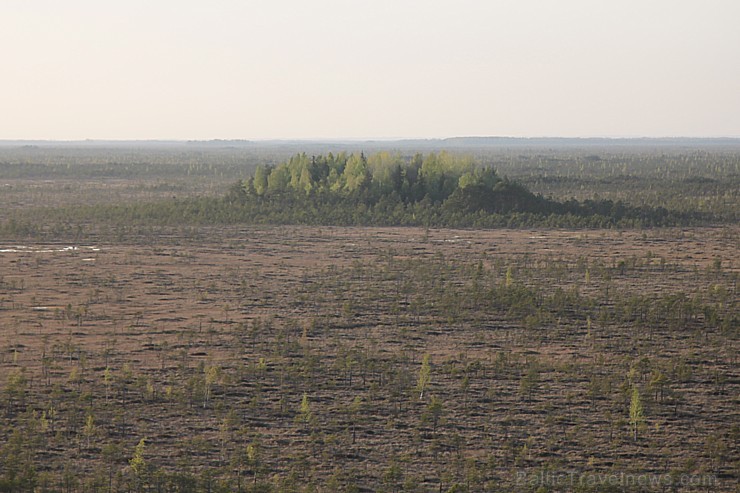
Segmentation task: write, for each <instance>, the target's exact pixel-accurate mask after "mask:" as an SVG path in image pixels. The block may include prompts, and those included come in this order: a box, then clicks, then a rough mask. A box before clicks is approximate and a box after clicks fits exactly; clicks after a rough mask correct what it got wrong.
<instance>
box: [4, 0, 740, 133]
mask: <svg viewBox="0 0 740 493" xmlns="http://www.w3.org/2000/svg"><path fill="white" fill-rule="evenodd" d="M0 53H1V54H2V57H1V58H0V64H1V65H0V67H1V68H0V139H86V138H90V139H212V138H224V139H228V138H243V139H265V138H396V137H452V136H463V135H501V136H586V137H588V136H608V137H624V136H736V137H737V136H740V1H738V0H695V1H694V0H511V1H509V0H478V1H473V0H454V1H441V0H421V1H410V0H373V1H370V0H365V1H354V0H264V1H262V0H238V1H237V0H210V1H193V0H178V1H169V0H126V1H113V0H110V1H107V0H89V1H84V0H64V1H61V0H1V1H0Z"/></svg>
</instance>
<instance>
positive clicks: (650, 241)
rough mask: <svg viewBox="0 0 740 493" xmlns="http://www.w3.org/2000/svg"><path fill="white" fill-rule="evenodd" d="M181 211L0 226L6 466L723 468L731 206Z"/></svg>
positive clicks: (471, 476) (240, 473) (278, 476)
mask: <svg viewBox="0 0 740 493" xmlns="http://www.w3.org/2000/svg"><path fill="white" fill-rule="evenodd" d="M201 234H202V236H201V237H200V238H183V237H179V236H175V235H173V236H162V237H160V238H157V241H156V242H155V243H154V244H152V242H151V241H142V242H141V244H137V242H136V241H131V242H129V243H128V244H120V245H116V244H108V243H100V244H97V243H96V244H80V245H72V244H69V243H57V244H49V243H46V244H28V243H27V244H21V245H3V247H2V249H0V250H1V253H0V263H1V264H0V269H1V272H2V278H1V279H0V290H1V293H2V297H1V298H0V314H2V326H1V327H0V331H1V333H0V340H2V341H3V347H2V353H0V366H1V367H2V373H3V374H4V376H5V378H4V380H5V381H4V383H3V385H4V386H3V389H2V390H3V402H4V405H3V407H4V409H3V431H4V432H3V435H4V436H6V437H7V438H6V441H5V443H3V448H2V453H3V455H2V463H3V468H4V472H5V475H6V478H8V477H16V478H25V477H28V476H33V477H35V481H37V482H38V484H41V485H43V484H46V483H48V484H50V485H56V486H58V485H59V484H60V483H61V484H63V485H65V488H71V489H72V490H78V489H79V490H80V491H82V490H84V491H107V490H108V489H109V488H110V489H112V490H114V491H120V490H128V489H136V488H139V487H141V488H144V487H145V485H146V487H145V488H146V489H153V490H157V488H158V489H159V490H162V489H163V488H169V489H173V488H180V490H191V491H192V490H195V489H196V488H197V489H198V490H201V489H203V490H204V491H205V490H209V491H213V490H217V489H219V488H220V489H222V490H224V491H227V490H237V489H240V488H241V489H242V490H246V489H249V488H252V489H255V490H256V489H260V490H268V489H270V488H275V489H280V490H293V489H295V490H302V489H306V488H308V486H307V485H313V486H314V487H317V488H321V487H323V489H326V490H348V489H352V488H357V489H360V490H381V489H384V490H387V491H399V490H405V491H429V490H435V491H436V490H439V489H440V488H441V489H442V490H443V491H447V490H448V489H450V488H451V487H452V486H453V485H461V486H459V488H465V489H466V490H470V491H494V490H496V489H497V488H502V489H506V490H510V489H511V488H513V487H520V488H522V489H523V490H524V491H529V490H532V491H534V490H536V489H537V488H535V487H533V486H534V485H535V483H536V484H537V486H539V483H538V481H539V479H538V478H542V476H541V474H542V472H543V471H550V472H551V473H553V474H565V473H576V474H635V475H646V474H649V475H654V477H655V478H658V480H659V481H662V482H670V481H676V482H677V481H680V480H681V479H682V478H683V479H685V478H690V479H691V480H692V481H696V482H698V483H697V485H694V486H697V488H696V489H697V490H700V491H709V490H711V491H732V490H733V488H734V487H735V485H736V484H737V478H738V470H737V467H738V455H737V452H738V449H737V440H738V438H739V437H738V433H739V432H740V430H738V427H737V420H738V411H737V410H738V387H739V380H738V379H739V378H740V375H738V369H737V349H738V348H737V293H736V283H737V272H738V271H737V266H738V265H739V263H740V258H738V250H737V248H736V245H737V240H738V230H737V228H721V229H692V230H683V229H668V230H655V231H647V232H641V231H627V232H602V231H562V230H516V231H512V230H493V231H467V230H424V229H415V228H398V229H392V228H386V229H383V228H381V229H369V228H321V229H319V228H309V227H269V228H231V229H229V228H213V229H209V230H207V231H201ZM425 358H428V360H427V363H428V378H426V380H425V378H424V377H423V375H424V371H425V370H423V367H424V366H425V365H424V364H423V363H424V360H425ZM633 388H636V389H638V391H639V396H640V400H641V405H642V408H643V415H642V418H641V419H640V420H638V422H631V420H630V402H631V393H630V392H631V391H632V389H633ZM633 417H634V416H633ZM142 439H144V440H145V441H144V444H145V445H144V448H143V449H142V451H141V454H140V458H141V461H142V463H141V464H140V465H138V466H137V465H135V463H134V462H132V461H133V458H134V457H136V456H137V452H136V446H137V444H139V442H140V440H142ZM522 475H524V476H522ZM538 475H540V476H538ZM522 478H525V479H522ZM551 479H552V478H551ZM587 479H588V478H587ZM29 480H30V479H29ZM561 480H562V478H561ZM553 481H554V479H553ZM707 482H710V483H711V484H709V483H707ZM530 483H531V484H530ZM699 483H700V484H699ZM584 484H585V483H584ZM83 485H86V486H84V488H83ZM175 485H178V486H175ZM707 485H709V486H707ZM699 486H700V487H699ZM51 489H52V490H54V489H55V488H53V487H52V488H51ZM594 490H598V491H603V489H594ZM682 491H683V490H682Z"/></svg>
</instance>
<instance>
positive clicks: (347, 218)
mask: <svg viewBox="0 0 740 493" xmlns="http://www.w3.org/2000/svg"><path fill="white" fill-rule="evenodd" d="M226 202H227V203H228V204H229V207H230V208H231V214H237V215H238V216H239V217H240V218H241V219H242V220H246V221H248V222H275V223H290V224H339V225H350V224H351V225H393V226H398V225H404V226H453V227H501V226H534V225H540V226H541V225H544V226H571V227H573V226H575V227H615V226H631V227H634V226H663V225H670V224H681V223H685V222H687V221H690V220H691V219H692V218H690V217H688V216H687V215H686V214H678V213H675V212H672V211H668V210H667V209H665V208H662V207H634V206H629V205H626V204H624V203H622V202H621V201H617V202H614V201H612V200H584V201H577V200H575V199H570V200H566V201H556V200H554V199H551V198H547V197H543V196H542V195H539V194H534V193H532V192H530V191H529V190H528V189H527V188H526V187H524V186H523V185H521V184H519V183H518V182H516V181H512V180H509V179H508V178H506V177H502V176H499V174H498V173H497V172H496V170H495V169H494V168H493V167H492V166H487V165H484V164H480V163H477V162H476V161H475V160H474V159H473V158H472V157H471V156H466V155H458V154H452V153H448V152H444V151H443V152H440V153H430V154H427V155H422V154H418V153H417V154H416V155H414V156H413V157H411V158H404V157H403V156H401V155H399V154H393V153H390V152H378V153H375V154H371V155H368V156H366V155H365V154H364V153H359V154H357V153H352V154H347V153H344V152H342V153H339V154H337V155H334V154H332V153H328V154H327V155H319V156H309V155H307V154H305V153H301V154H296V155H294V156H293V157H291V158H290V159H289V160H287V161H285V162H282V163H281V164H279V165H277V166H264V165H260V166H258V167H257V168H256V170H255V173H254V174H253V175H252V176H250V177H249V178H247V179H246V180H242V181H239V182H238V183H236V184H235V185H234V186H233V187H232V188H231V190H230V192H229V194H228V197H227V200H226Z"/></svg>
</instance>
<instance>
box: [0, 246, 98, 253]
mask: <svg viewBox="0 0 740 493" xmlns="http://www.w3.org/2000/svg"><path fill="white" fill-rule="evenodd" d="M77 251H85V252H99V251H100V248H98V247H96V246H64V247H52V246H46V247H39V246H24V245H11V246H8V247H5V248H0V253H58V252H77Z"/></svg>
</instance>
